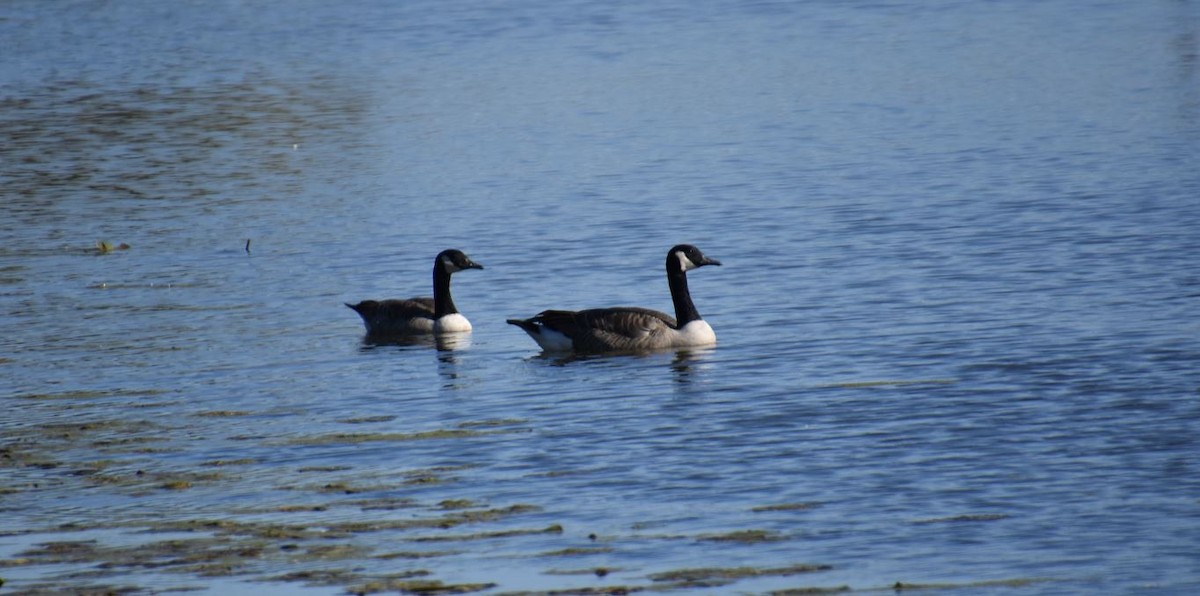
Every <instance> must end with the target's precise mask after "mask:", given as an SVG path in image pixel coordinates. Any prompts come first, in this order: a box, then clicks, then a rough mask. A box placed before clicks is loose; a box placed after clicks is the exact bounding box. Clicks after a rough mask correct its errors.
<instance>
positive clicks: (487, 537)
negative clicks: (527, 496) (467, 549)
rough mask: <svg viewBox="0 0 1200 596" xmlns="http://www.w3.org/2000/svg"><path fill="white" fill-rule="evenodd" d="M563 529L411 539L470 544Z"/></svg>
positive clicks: (551, 526)
mask: <svg viewBox="0 0 1200 596" xmlns="http://www.w3.org/2000/svg"><path fill="white" fill-rule="evenodd" d="M562 532H563V528H562V526H560V525H558V524H553V525H550V526H547V527H545V528H531V529H517V530H500V531H496V532H476V533H474V534H453V535H450V536H418V537H416V538H410V539H409V540H411V541H412V542H468V541H474V540H490V539H493V538H512V537H514V536H533V535H537V534H562Z"/></svg>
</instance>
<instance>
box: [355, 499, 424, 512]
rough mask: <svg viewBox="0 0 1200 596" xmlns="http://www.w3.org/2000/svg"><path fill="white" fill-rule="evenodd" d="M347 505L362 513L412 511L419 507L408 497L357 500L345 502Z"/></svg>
mask: <svg viewBox="0 0 1200 596" xmlns="http://www.w3.org/2000/svg"><path fill="white" fill-rule="evenodd" d="M344 504H345V505H349V506H352V507H358V508H359V509H360V510H362V511H395V510H396V509H410V508H412V507H416V506H417V502H416V501H415V500H414V499H409V498H407V497H382V498H378V499H357V500H353V501H345V502H344Z"/></svg>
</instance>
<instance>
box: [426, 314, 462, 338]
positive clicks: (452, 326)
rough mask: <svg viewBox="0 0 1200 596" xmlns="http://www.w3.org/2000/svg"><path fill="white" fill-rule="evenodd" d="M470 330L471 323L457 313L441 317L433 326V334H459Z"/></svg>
mask: <svg viewBox="0 0 1200 596" xmlns="http://www.w3.org/2000/svg"><path fill="white" fill-rule="evenodd" d="M470 330H471V322H470V321H468V320H467V318H466V317H464V316H462V315H461V314H459V313H451V314H448V315H446V316H443V317H442V318H440V319H438V320H437V322H436V323H434V325H433V332H434V333H459V332H462V331H470Z"/></svg>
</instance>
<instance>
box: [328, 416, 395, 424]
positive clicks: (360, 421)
mask: <svg viewBox="0 0 1200 596" xmlns="http://www.w3.org/2000/svg"><path fill="white" fill-rule="evenodd" d="M395 419H396V417H395V416H391V415H383V416H361V417H358V418H343V419H341V420H338V422H341V423H342V424H369V423H372V422H391V421H393V420H395Z"/></svg>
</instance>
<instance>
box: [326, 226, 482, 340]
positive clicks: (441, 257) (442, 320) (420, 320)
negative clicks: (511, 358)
mask: <svg viewBox="0 0 1200 596" xmlns="http://www.w3.org/2000/svg"><path fill="white" fill-rule="evenodd" d="M463 269H483V265H480V264H479V263H476V262H475V261H472V260H471V258H470V257H468V256H467V255H465V254H463V252H462V251H461V250H455V249H453V248H452V249H449V250H443V251H442V252H440V253H438V256H436V257H434V259H433V298H428V297H420V298H409V299H407V300H395V299H393V300H363V301H362V302H359V303H358V304H350V303H346V306H349V307H350V308H352V309H354V312H356V313H358V315H359V316H360V317H362V320H363V324H364V325H366V326H367V335H408V334H428V333H433V334H442V333H456V332H462V331H470V330H471V322H470V321H468V320H467V318H466V317H464V316H462V314H460V313H459V312H458V309H457V308H455V306H454V299H453V298H451V297H450V276H451V275H452V274H454V273H457V272H459V271H462V270H463Z"/></svg>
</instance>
